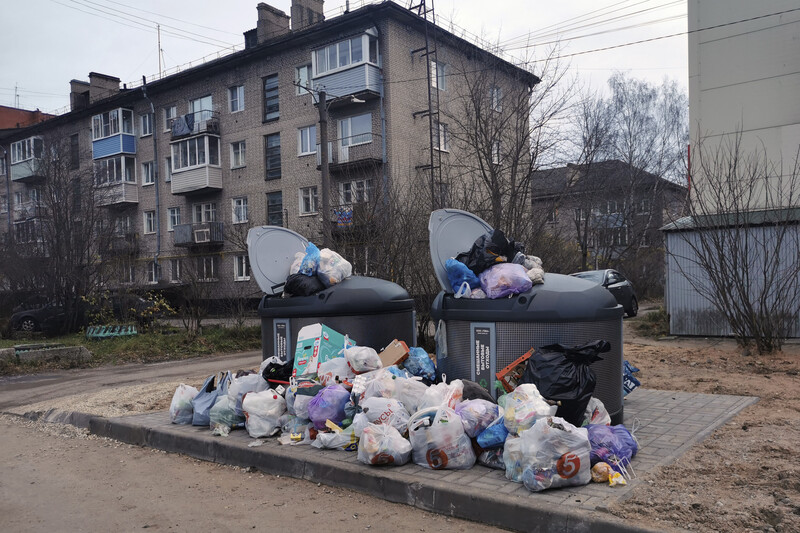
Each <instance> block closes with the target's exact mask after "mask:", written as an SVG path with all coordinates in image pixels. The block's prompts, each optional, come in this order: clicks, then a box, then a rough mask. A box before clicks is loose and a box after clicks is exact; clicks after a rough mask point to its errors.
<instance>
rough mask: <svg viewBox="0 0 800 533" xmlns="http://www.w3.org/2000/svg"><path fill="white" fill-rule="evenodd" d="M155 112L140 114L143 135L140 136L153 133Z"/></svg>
mask: <svg viewBox="0 0 800 533" xmlns="http://www.w3.org/2000/svg"><path fill="white" fill-rule="evenodd" d="M153 122H154V120H153V114H152V113H145V114H143V115H139V125H140V126H141V135H139V136H140V137H148V136H150V135H152V134H153Z"/></svg>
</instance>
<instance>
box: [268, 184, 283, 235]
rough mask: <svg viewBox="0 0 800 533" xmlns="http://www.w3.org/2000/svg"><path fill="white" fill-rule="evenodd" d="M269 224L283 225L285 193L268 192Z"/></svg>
mask: <svg viewBox="0 0 800 533" xmlns="http://www.w3.org/2000/svg"><path fill="white" fill-rule="evenodd" d="M267 224H269V225H270V226H283V193H282V192H281V191H278V192H268V193H267Z"/></svg>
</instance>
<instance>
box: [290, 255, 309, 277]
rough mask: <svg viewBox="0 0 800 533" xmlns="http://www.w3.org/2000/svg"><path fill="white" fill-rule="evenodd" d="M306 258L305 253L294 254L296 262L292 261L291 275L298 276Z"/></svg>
mask: <svg viewBox="0 0 800 533" xmlns="http://www.w3.org/2000/svg"><path fill="white" fill-rule="evenodd" d="M305 256H306V253H305V252H297V253H296V254H294V261H292V266H290V267H289V274H297V273H298V272H300V265H301V264H302V262H303V258H304V257H305Z"/></svg>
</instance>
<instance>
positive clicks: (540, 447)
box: [520, 416, 605, 492]
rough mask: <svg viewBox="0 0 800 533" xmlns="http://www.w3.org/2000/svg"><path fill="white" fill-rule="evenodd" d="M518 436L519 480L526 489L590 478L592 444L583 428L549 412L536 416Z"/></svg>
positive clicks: (568, 484) (537, 489) (585, 481)
mask: <svg viewBox="0 0 800 533" xmlns="http://www.w3.org/2000/svg"><path fill="white" fill-rule="evenodd" d="M603 427H605V426H603ZM520 440H521V441H522V442H521V452H522V483H523V484H524V485H525V487H526V488H527V489H528V490H531V491H533V492H540V491H543V490H545V489H550V488H558V487H571V486H579V485H586V484H588V483H589V482H590V481H591V480H592V470H591V469H592V467H591V464H590V463H589V452H590V449H591V448H590V445H589V437H588V432H587V430H586V429H585V428H576V427H575V426H573V425H572V424H570V423H569V422H567V421H566V420H564V419H563V418H559V417H556V416H548V417H545V418H540V419H539V420H537V421H536V423H535V424H534V425H533V427H532V428H531V429H529V430H528V431H525V432H523V433H522V435H520Z"/></svg>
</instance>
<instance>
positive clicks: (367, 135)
mask: <svg viewBox="0 0 800 533" xmlns="http://www.w3.org/2000/svg"><path fill="white" fill-rule="evenodd" d="M339 138H340V139H341V140H342V146H355V145H357V144H366V143H371V142H372V114H370V113H366V114H363V115H357V116H355V117H349V118H345V119H342V120H340V121H339Z"/></svg>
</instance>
